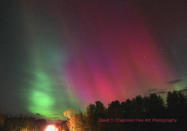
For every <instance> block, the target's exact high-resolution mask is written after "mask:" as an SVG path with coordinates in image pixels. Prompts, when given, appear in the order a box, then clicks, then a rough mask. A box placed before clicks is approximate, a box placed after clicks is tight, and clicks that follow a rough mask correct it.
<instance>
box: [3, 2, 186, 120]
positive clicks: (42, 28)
mask: <svg viewBox="0 0 187 131" xmlns="http://www.w3.org/2000/svg"><path fill="white" fill-rule="evenodd" d="M163 1H164V2H163ZM163 1H162V0H157V2H155V0H153V1H152V2H150V1H148V0H142V1H139V0H115V1H114V0H103V1H102V0H90V1H86V0H79V1H76V0H62V1H61V0H53V1H51V0H32V1H24V0H15V1H11V0H8V2H7V1H6V2H4V3H5V7H4V8H3V9H4V12H3V11H2V12H1V13H2V15H1V16H2V19H4V22H2V23H1V27H2V28H3V29H2V30H3V31H5V32H8V33H4V35H5V36H4V37H3V36H2V35H1V37H2V39H1V40H2V42H1V50H2V51H1V57H2V65H1V66H2V67H1V71H2V80H1V81H2V82H1V83H2V85H1V88H2V89H1V92H0V94H1V95H0V96H1V97H0V99H1V104H0V109H1V108H2V109H4V110H6V111H7V112H13V113H15V114H16V113H20V112H23V113H33V114H40V115H41V116H43V117H47V118H55V117H57V118H58V117H61V116H62V114H63V111H65V110H67V109H69V108H72V109H74V110H77V111H78V110H84V108H85V107H86V106H87V105H88V104H90V103H93V102H95V101H96V100H100V101H102V102H103V103H105V104H106V105H107V104H108V103H109V102H111V101H113V100H116V99H118V100H120V101H122V100H126V99H127V98H131V97H134V96H136V95H144V93H145V92H147V91H149V90H151V89H157V90H163V89H164V90H173V89H177V90H181V89H184V88H186V80H187V74H186V73H187V69H186V67H187V61H186V57H187V53H186V48H187V46H186V38H187V37H186V31H187V26H186V24H185V23H186V22H187V21H186V18H187V17H186V13H185V12H187V9H186V7H185V6H184V1H183V0H179V1H177V0H170V1H167V0H163ZM9 32H11V33H9ZM176 79H181V81H179V82H178V83H176V84H168V82H169V81H173V80H176ZM4 99H7V104H4V102H3V101H2V100H4ZM14 103H17V107H16V106H12V105H14Z"/></svg>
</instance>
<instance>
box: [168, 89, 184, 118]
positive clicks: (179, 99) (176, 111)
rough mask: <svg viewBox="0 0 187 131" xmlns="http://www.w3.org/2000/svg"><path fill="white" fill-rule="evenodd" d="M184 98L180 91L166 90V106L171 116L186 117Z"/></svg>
mask: <svg viewBox="0 0 187 131" xmlns="http://www.w3.org/2000/svg"><path fill="white" fill-rule="evenodd" d="M186 106H187V103H186V98H185V97H184V95H182V94H181V93H180V92H176V91H174V92H168V96H167V108H168V112H169V115H170V116H172V117H178V118H181V117H186V110H187V107H186Z"/></svg>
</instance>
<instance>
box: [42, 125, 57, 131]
mask: <svg viewBox="0 0 187 131" xmlns="http://www.w3.org/2000/svg"><path fill="white" fill-rule="evenodd" d="M45 131H58V129H57V128H56V127H55V126H54V125H48V126H47V127H46V129H45Z"/></svg>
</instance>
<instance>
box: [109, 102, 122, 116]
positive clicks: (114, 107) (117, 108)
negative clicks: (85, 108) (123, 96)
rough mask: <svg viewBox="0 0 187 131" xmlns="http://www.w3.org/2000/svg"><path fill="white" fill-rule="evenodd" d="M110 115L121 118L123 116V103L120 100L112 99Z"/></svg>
mask: <svg viewBox="0 0 187 131" xmlns="http://www.w3.org/2000/svg"><path fill="white" fill-rule="evenodd" d="M107 112H108V115H109V116H110V117H111V118H120V117H121V104H120V102H119V101H118V100H116V101H112V103H111V104H109V106H108V111H107Z"/></svg>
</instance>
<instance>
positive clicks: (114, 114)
mask: <svg viewBox="0 0 187 131" xmlns="http://www.w3.org/2000/svg"><path fill="white" fill-rule="evenodd" d="M87 117H88V119H90V122H91V123H90V124H91V125H94V126H98V121H99V119H109V120H110V119H111V120H112V119H127V118H133V119H136V118H142V119H146V118H150V119H153V118H159V119H169V118H173V119H176V120H177V121H178V122H177V123H172V124H173V125H176V126H175V127H173V128H172V129H171V130H176V129H178V126H179V125H180V126H181V127H180V128H183V127H182V126H185V122H186V118H187V99H186V97H185V96H184V95H182V94H181V93H180V92H176V91H174V92H169V93H168V94H167V98H166V102H164V100H163V98H162V97H160V96H159V95H156V94H150V95H149V96H145V97H142V96H137V97H135V98H133V99H127V100H126V101H124V102H119V101H118V100H116V101H112V102H111V103H110V104H109V105H108V107H107V108H106V107H105V106H104V105H103V104H102V103H101V102H100V101H97V102H95V104H90V105H89V106H88V107H87ZM133 124H134V123H131V125H133ZM144 124H145V123H144ZM177 124H178V125H177ZM100 125H102V126H103V125H105V128H106V127H107V126H108V127H111V128H107V129H105V128H104V129H100V130H115V129H116V127H115V128H114V129H112V125H114V126H116V125H118V124H114V123H103V124H100ZM122 125H123V126H124V125H125V124H122ZM150 125H151V124H150ZM150 125H149V126H150ZM165 125H167V124H165ZM139 126H140V125H139ZM152 126H154V125H153V124H152ZM160 126H161V125H159V127H160ZM117 127H118V128H119V130H120V129H121V126H119V125H118V126H117ZM126 127H127V125H126V126H125V127H124V128H123V129H126ZM143 127H146V126H143ZM168 127H171V124H170V125H168ZM165 128H166V127H165ZM123 129H121V130H123ZM98 130H99V129H98ZM127 130H128V129H127ZM129 130H130V129H129ZM132 130H136V126H134V128H133V129H132ZM148 130H149V129H148ZM155 130H156V128H155Z"/></svg>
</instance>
